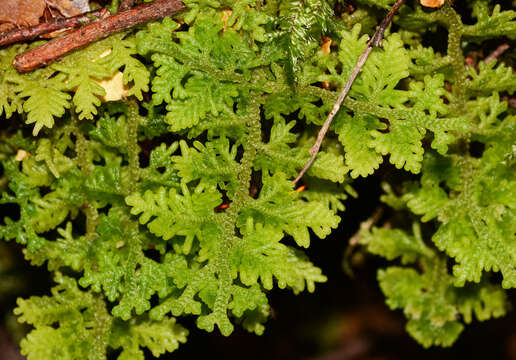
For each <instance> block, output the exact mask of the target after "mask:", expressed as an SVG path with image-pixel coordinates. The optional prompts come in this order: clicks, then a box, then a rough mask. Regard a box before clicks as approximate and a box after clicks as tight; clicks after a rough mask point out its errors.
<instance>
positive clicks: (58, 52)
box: [13, 0, 185, 73]
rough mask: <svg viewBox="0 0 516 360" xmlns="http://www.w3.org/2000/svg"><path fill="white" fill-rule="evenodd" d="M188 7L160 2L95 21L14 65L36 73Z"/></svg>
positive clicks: (170, 1) (27, 54)
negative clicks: (85, 48)
mask: <svg viewBox="0 0 516 360" xmlns="http://www.w3.org/2000/svg"><path fill="white" fill-rule="evenodd" d="M184 7H185V5H184V4H183V3H182V2H181V1H180V0H156V1H154V2H152V3H149V4H144V5H140V6H136V7H134V8H133V9H131V10H127V11H123V12H120V13H118V14H115V15H111V16H108V17H106V18H105V19H104V20H102V21H95V22H93V23H91V24H88V25H86V26H84V27H82V28H80V29H77V30H75V31H73V32H71V33H70V34H68V35H65V36H63V37H60V38H57V39H54V40H51V41H49V42H48V43H46V44H45V45H42V46H40V47H37V48H35V49H32V50H29V51H27V52H24V53H21V54H19V55H17V56H16V57H15V58H14V61H13V65H14V67H15V68H16V69H17V70H18V71H19V72H21V73H23V72H28V71H32V70H35V69H37V68H40V67H42V66H44V65H47V64H49V63H51V62H53V61H54V60H56V59H57V58H59V57H61V56H63V55H65V54H67V53H69V52H70V51H73V50H75V49H78V48H80V47H83V46H85V45H88V44H90V43H92V42H94V41H97V40H100V39H102V38H105V37H107V36H109V35H112V34H115V33H117V32H120V31H123V30H126V29H129V28H132V27H134V26H136V25H139V24H143V23H146V22H148V21H151V20H157V19H162V18H164V17H167V16H172V15H173V14H175V13H177V12H178V11H180V10H182V9H184Z"/></svg>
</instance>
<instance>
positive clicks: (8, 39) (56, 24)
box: [0, 9, 109, 46]
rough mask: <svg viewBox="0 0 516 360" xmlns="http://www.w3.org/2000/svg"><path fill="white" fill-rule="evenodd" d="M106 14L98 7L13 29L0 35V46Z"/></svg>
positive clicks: (104, 10)
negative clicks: (71, 15) (66, 16)
mask: <svg viewBox="0 0 516 360" xmlns="http://www.w3.org/2000/svg"><path fill="white" fill-rule="evenodd" d="M108 16H109V11H108V10H106V9H100V10H95V11H90V12H88V13H85V14H81V15H77V16H73V17H68V18H58V19H53V20H50V21H47V22H44V23H41V24H38V25H34V26H30V27H25V28H19V29H13V30H11V31H8V32H6V33H5V34H3V35H2V36H0V46H4V45H9V44H13V43H16V42H20V41H27V40H32V39H34V38H36V37H38V36H40V35H44V34H48V33H51V32H54V31H57V30H63V29H75V28H78V27H80V26H82V25H84V24H87V23H90V22H92V21H95V20H98V19H104V18H106V17H108Z"/></svg>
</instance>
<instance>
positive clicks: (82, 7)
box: [46, 0, 90, 17]
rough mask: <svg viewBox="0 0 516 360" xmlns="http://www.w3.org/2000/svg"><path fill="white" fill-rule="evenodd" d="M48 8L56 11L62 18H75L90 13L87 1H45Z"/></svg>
mask: <svg viewBox="0 0 516 360" xmlns="http://www.w3.org/2000/svg"><path fill="white" fill-rule="evenodd" d="M46 1H47V4H48V6H50V7H52V8H54V9H56V10H58V11H59V12H60V13H61V15H63V16H64V17H71V16H77V15H80V14H84V13H86V12H89V11H90V4H89V1H88V0H46Z"/></svg>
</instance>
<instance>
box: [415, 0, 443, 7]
mask: <svg viewBox="0 0 516 360" xmlns="http://www.w3.org/2000/svg"><path fill="white" fill-rule="evenodd" d="M445 1H446V0H420V1H419V2H420V3H421V5H423V6H426V7H429V8H438V7H441V6H443V5H444V2H445Z"/></svg>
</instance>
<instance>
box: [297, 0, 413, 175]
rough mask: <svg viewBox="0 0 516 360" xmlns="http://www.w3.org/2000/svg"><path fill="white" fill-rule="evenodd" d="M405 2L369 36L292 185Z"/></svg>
mask: <svg viewBox="0 0 516 360" xmlns="http://www.w3.org/2000/svg"><path fill="white" fill-rule="evenodd" d="M404 3H405V0H397V1H396V3H395V4H394V5H393V6H392V8H391V10H390V11H389V13H388V14H387V15H386V16H385V18H384V19H383V20H382V22H381V23H380V25H379V26H378V29H377V30H376V32H375V33H374V35H373V36H372V37H371V39H370V40H369V41H368V42H367V46H366V48H365V50H364V52H363V53H362V55H360V57H359V58H358V60H357V62H356V64H355V67H354V68H353V71H352V72H351V74H350V75H349V78H348V80H347V81H346V84H345V85H344V88H343V89H342V91H341V93H340V95H339V97H338V99H337V102H336V103H335V105H333V108H332V109H331V111H330V113H329V114H328V117H327V118H326V120H325V122H324V124H323V126H322V127H321V130H319V134H318V135H317V140H316V141H315V143H314V145H313V146H312V147H311V148H310V154H312V157H311V158H310V160H308V162H307V163H306V165H305V166H304V167H303V169H302V170H301V171H300V172H299V174H298V175H297V177H296V178H295V179H294V180H293V183H294V185H296V184H297V182H298V181H299V180H301V178H302V177H303V175H304V174H305V173H306V172H307V171H308V169H309V168H310V166H311V165H312V163H313V162H314V160H315V158H316V157H317V154H318V153H319V151H320V149H321V145H322V142H323V140H324V138H325V136H326V133H327V132H328V130H329V129H330V126H331V123H332V122H333V119H334V118H335V115H337V113H338V112H339V110H340V107H341V106H342V102H343V101H344V99H345V98H346V96H347V95H348V93H349V90H350V89H351V86H352V85H353V83H354V82H355V79H356V78H357V76H358V74H359V73H360V71H362V68H363V67H364V64H365V62H366V61H367V58H368V57H369V54H371V51H372V50H373V48H374V47H381V46H382V40H383V36H384V33H385V30H386V29H387V27H388V26H389V24H390V23H391V21H392V18H393V17H394V15H395V14H396V13H397V12H398V10H399V8H400V7H401V6H402V5H403V4H404Z"/></svg>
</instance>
